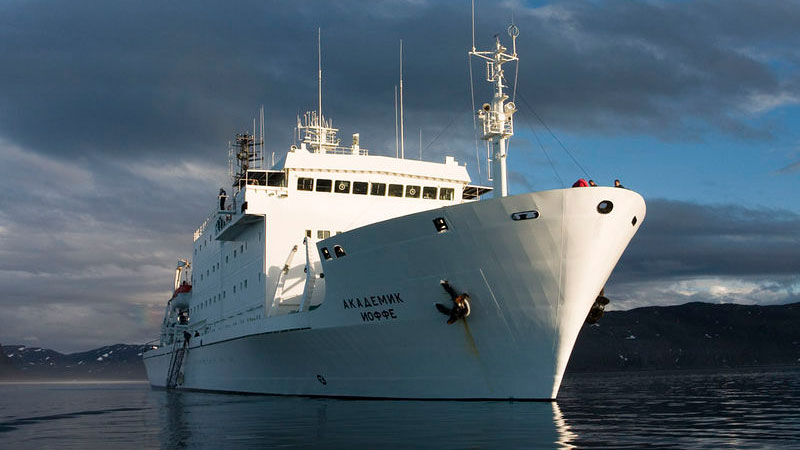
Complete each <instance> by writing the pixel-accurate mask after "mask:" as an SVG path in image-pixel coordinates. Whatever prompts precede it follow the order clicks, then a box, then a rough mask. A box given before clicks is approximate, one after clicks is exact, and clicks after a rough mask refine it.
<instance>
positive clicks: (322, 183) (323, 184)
mask: <svg viewBox="0 0 800 450" xmlns="http://www.w3.org/2000/svg"><path fill="white" fill-rule="evenodd" d="M332 187H333V182H332V181H331V180H326V179H324V178H319V179H317V192H330V191H331V188H332Z"/></svg>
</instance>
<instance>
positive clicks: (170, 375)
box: [167, 335, 189, 389]
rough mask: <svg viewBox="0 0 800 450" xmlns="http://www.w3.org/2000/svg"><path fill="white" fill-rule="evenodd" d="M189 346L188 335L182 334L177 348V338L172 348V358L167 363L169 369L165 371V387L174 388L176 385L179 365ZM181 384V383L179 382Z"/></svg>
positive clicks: (180, 365)
mask: <svg viewBox="0 0 800 450" xmlns="http://www.w3.org/2000/svg"><path fill="white" fill-rule="evenodd" d="M188 348H189V336H186V335H184V337H183V345H182V346H181V347H180V348H178V340H177V339H176V340H175V344H174V346H173V348H172V359H171V360H170V363H169V371H168V372H167V389H175V387H176V386H177V385H178V378H179V377H180V374H181V367H182V366H183V357H184V356H186V350H187V349H188ZM181 384H183V383H181Z"/></svg>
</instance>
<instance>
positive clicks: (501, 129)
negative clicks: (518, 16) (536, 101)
mask: <svg viewBox="0 0 800 450" xmlns="http://www.w3.org/2000/svg"><path fill="white" fill-rule="evenodd" d="M512 27H513V25H512ZM509 35H511V40H512V42H513V49H514V53H513V54H511V55H509V54H507V53H506V52H505V51H506V48H505V47H503V46H502V45H500V38H499V37H498V38H496V39H495V48H494V50H492V51H486V52H478V51H475V47H474V43H473V49H472V51H471V52H470V55H474V56H477V57H479V58H481V59H484V60H485V61H486V81H488V82H490V83H492V84H493V85H494V96H493V97H492V103H491V104H489V103H487V104H485V105H483V107H482V108H481V110H480V111H478V118H479V119H480V120H481V123H482V124H483V137H482V139H484V140H486V141H488V142H489V145H490V150H491V155H492V158H491V165H492V171H491V173H492V176H493V181H494V196H495V197H505V196H506V195H508V173H507V169H506V155H507V148H508V138H510V137H511V136H513V135H514V119H513V115H514V113H515V112H516V107H515V106H514V103H513V102H509V103H506V102H505V101H506V100H508V95H506V94H505V93H504V92H503V88H504V87H505V86H503V64H505V63H507V62H511V61H518V58H517V44H516V42H517V36H518V35H519V31H518V30H517V28H516V27H513V28H509Z"/></svg>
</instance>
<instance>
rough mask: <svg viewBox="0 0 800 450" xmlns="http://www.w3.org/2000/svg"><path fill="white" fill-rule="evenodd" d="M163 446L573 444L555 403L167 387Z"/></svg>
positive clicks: (463, 446)
mask: <svg viewBox="0 0 800 450" xmlns="http://www.w3.org/2000/svg"><path fill="white" fill-rule="evenodd" d="M160 394H162V400H163V401H164V402H165V405H164V408H163V409H162V410H161V412H162V414H164V418H163V420H164V422H163V423H164V425H165V426H164V428H163V429H162V431H161V435H160V440H161V442H162V444H163V448H256V447H261V446H266V447H276V448H281V447H283V448H286V447H289V448H308V447H325V448H378V447H380V448H428V447H429V448H494V447H503V448H509V447H518V446H523V447H525V448H531V447H533V448H537V447H540V448H570V447H571V445H570V444H569V443H570V442H571V441H573V440H574V438H575V434H574V433H572V432H571V431H570V428H569V425H567V422H566V421H565V419H564V417H563V414H562V412H561V409H560V407H559V405H558V404H557V403H551V402H494V401H493V402H473V401H468V402H440V401H376V400H335V399H321V398H320V399H311V398H291V397H251V396H227V395H225V396H220V395H219V394H204V393H189V392H166V393H164V392H160Z"/></svg>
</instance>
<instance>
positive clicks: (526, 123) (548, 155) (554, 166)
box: [525, 122, 567, 188]
mask: <svg viewBox="0 0 800 450" xmlns="http://www.w3.org/2000/svg"><path fill="white" fill-rule="evenodd" d="M525 125H527V126H528V129H529V130H531V133H533V137H534V138H536V142H537V143H539V147H540V148H541V149H542V153H544V156H545V158H547V162H548V163H550V167H551V168H552V169H553V174H554V175H555V176H556V178H557V179H558V182H559V183H560V184H561V187H562V188H563V187H566V186H567V185H566V184H564V180H562V179H561V176H560V175H559V174H558V170H556V165H555V163H553V159H552V158H550V154H549V153H547V149H545V147H544V144H542V141H541V139H539V134H538V133H536V130H534V129H533V127H532V126H531V124H530V123H529V122H525Z"/></svg>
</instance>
